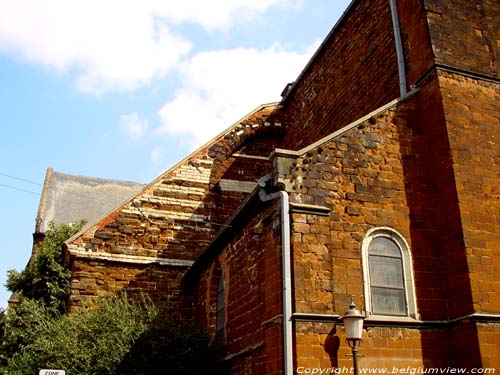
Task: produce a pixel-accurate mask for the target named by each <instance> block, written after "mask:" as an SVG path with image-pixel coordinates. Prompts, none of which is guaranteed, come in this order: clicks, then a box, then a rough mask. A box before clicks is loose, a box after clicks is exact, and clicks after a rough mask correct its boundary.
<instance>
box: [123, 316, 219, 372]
mask: <svg viewBox="0 0 500 375" xmlns="http://www.w3.org/2000/svg"><path fill="white" fill-rule="evenodd" d="M208 338H209V337H208V335H207V334H206V333H205V332H204V331H202V330H201V329H200V328H198V327H197V326H196V325H194V324H192V323H187V322H179V321H177V320H175V319H172V318H166V319H165V318H163V315H159V316H157V318H156V319H155V320H154V321H153V322H152V324H151V325H150V327H149V329H148V330H146V331H145V332H144V333H143V334H142V336H141V337H140V338H139V339H138V340H137V341H136V343H135V345H134V347H133V348H132V350H131V351H130V352H129V353H128V354H127V356H126V357H125V358H124V360H123V361H122V363H121V365H120V367H119V368H118V371H117V375H128V374H134V375H157V374H166V373H172V374H176V375H187V374H189V375H203V374H214V373H220V372H218V371H217V370H216V369H215V361H213V360H212V358H211V355H210V352H209V351H208V350H207V347H208Z"/></svg>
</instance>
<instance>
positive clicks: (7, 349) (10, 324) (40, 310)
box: [0, 298, 54, 364]
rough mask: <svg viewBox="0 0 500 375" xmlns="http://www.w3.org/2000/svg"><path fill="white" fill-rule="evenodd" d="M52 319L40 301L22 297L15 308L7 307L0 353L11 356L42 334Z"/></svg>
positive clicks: (50, 313)
mask: <svg viewBox="0 0 500 375" xmlns="http://www.w3.org/2000/svg"><path fill="white" fill-rule="evenodd" d="M53 319H54V314H53V312H49V311H48V309H47V308H46V307H45V305H44V304H43V303H41V302H38V301H34V300H31V299H29V298H23V299H22V300H21V301H20V302H19V304H18V305H17V306H16V307H15V308H9V314H8V317H6V319H5V335H4V336H3V339H2V342H1V345H0V353H1V354H0V355H3V357H4V364H5V359H6V358H10V357H12V356H13V355H14V354H15V353H16V352H17V351H19V350H20V349H21V348H23V347H25V346H27V345H29V344H30V343H32V342H33V341H34V340H36V338H37V337H38V336H39V335H41V334H43V333H44V332H45V331H46V330H47V328H48V327H49V325H50V324H51V323H52V321H53Z"/></svg>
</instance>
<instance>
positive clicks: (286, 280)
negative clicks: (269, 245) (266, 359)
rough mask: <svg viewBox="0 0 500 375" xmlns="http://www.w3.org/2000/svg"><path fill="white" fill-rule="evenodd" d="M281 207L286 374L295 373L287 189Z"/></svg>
mask: <svg viewBox="0 0 500 375" xmlns="http://www.w3.org/2000/svg"><path fill="white" fill-rule="evenodd" d="M279 194H280V208H281V247H282V253H281V254H282V255H281V256H282V267H283V345H284V354H285V358H284V362H285V368H284V372H283V373H284V374H285V375H293V347H292V346H293V345H292V340H293V337H292V328H293V327H292V271H291V270H292V264H291V254H290V250H291V249H290V214H289V207H290V205H289V200H288V193H287V192H286V191H280V192H279Z"/></svg>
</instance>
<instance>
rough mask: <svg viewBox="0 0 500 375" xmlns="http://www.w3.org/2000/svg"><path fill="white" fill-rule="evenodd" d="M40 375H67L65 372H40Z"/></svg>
mask: <svg viewBox="0 0 500 375" xmlns="http://www.w3.org/2000/svg"><path fill="white" fill-rule="evenodd" d="M38 375H66V371H64V370H40V372H39V373H38Z"/></svg>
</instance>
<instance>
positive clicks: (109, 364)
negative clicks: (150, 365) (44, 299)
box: [8, 296, 156, 375]
mask: <svg viewBox="0 0 500 375" xmlns="http://www.w3.org/2000/svg"><path fill="white" fill-rule="evenodd" d="M99 302H100V308H99V309H92V308H90V307H87V308H81V309H78V310H76V311H74V312H72V313H71V314H70V315H64V316H62V317H60V318H59V319H53V320H52V321H50V322H49V324H47V325H44V326H43V328H41V329H39V330H38V332H37V337H36V338H35V339H34V340H33V341H32V342H31V343H30V344H28V345H26V346H24V347H22V349H21V350H20V351H18V352H17V353H15V354H14V355H13V356H12V358H11V359H10V360H9V361H8V369H9V372H8V374H9V375H16V374H19V375H21V374H36V373H38V371H39V370H40V369H41V368H58V369H64V370H66V372H67V373H70V374H75V375H76V374H79V375H87V374H89V375H90V374H114V373H115V369H116V367H117V366H118V365H119V363H120V362H121V361H122V359H123V357H124V356H125V355H126V354H127V353H128V352H129V351H130V349H131V347H132V345H133V343H134V342H135V340H136V339H137V338H138V337H139V336H140V335H141V334H142V333H143V332H145V330H146V328H147V326H148V325H147V322H148V320H149V319H150V316H151V315H152V314H156V311H155V308H154V306H153V305H151V304H147V305H145V306H144V305H140V304H138V303H136V302H130V301H128V300H127V297H126V296H121V297H108V298H101V299H100V300H99Z"/></svg>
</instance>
